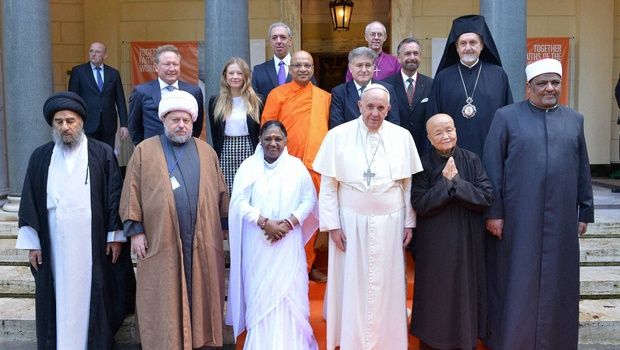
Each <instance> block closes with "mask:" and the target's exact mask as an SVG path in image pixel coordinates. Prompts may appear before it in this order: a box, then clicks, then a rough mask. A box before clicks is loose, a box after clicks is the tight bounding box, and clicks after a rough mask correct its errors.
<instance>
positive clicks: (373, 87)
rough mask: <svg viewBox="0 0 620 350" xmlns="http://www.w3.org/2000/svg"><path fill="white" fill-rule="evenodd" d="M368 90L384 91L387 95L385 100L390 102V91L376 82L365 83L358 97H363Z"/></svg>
mask: <svg viewBox="0 0 620 350" xmlns="http://www.w3.org/2000/svg"><path fill="white" fill-rule="evenodd" d="M370 90H381V91H383V92H385V94H386V95H387V101H388V103H390V92H389V91H388V89H386V88H385V86H383V85H381V84H377V83H371V84H368V85H366V87H365V88H364V92H362V96H360V97H363V96H364V94H365V93H367V92H368V91H370Z"/></svg>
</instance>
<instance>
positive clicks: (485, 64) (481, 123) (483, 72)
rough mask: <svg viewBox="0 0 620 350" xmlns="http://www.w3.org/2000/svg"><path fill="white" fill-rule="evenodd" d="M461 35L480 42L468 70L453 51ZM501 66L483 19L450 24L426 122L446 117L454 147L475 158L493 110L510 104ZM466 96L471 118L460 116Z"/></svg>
mask: <svg viewBox="0 0 620 350" xmlns="http://www.w3.org/2000/svg"><path fill="white" fill-rule="evenodd" d="M464 33H476V34H478V35H480V37H481V38H482V41H483V43H484V48H483V49H482V51H481V53H480V57H479V61H478V63H476V64H475V65H474V66H473V67H471V68H469V67H467V66H465V65H463V64H462V63H461V62H460V58H459V55H458V52H457V51H456V46H455V45H456V42H457V40H458V38H459V36H461V35H462V34H464ZM501 65H502V62H501V60H500V58H499V53H498V51H497V48H496V47H495V41H494V40H493V36H492V35H491V32H490V31H489V28H488V27H487V25H486V23H485V21H484V17H483V16H479V15H468V16H462V17H459V18H457V19H455V20H454V21H453V23H452V29H451V30H450V34H449V36H448V40H447V42H446V47H445V49H444V53H443V56H442V58H441V61H440V63H439V66H438V67H437V72H436V75H435V78H434V80H433V88H432V89H431V95H430V97H429V101H428V106H427V107H426V108H427V118H426V119H427V120H428V118H430V117H432V116H433V115H435V114H437V113H446V114H448V115H450V116H451V117H452V118H453V119H454V125H455V126H456V129H457V130H458V134H459V138H458V145H459V146H460V147H461V148H464V149H467V150H469V151H472V152H474V153H476V154H477V155H478V156H479V157H482V151H483V148H484V140H485V138H486V135H487V133H488V131H489V127H490V125H491V121H492V120H493V115H494V114H495V111H496V110H497V109H498V108H500V107H503V106H505V105H508V104H511V103H512V92H511V91H510V85H509V83H508V76H507V75H506V72H504V69H503V68H502V67H501ZM459 68H460V74H459ZM461 74H462V76H463V79H462V80H461ZM476 82H477V83H476ZM463 84H464V85H465V87H463ZM465 90H467V94H466V93H465ZM467 96H470V97H472V99H473V102H472V104H473V105H474V106H475V108H476V113H475V115H474V116H473V117H471V118H469V119H467V118H465V117H464V116H463V107H464V106H465V105H466V104H467V103H466V99H467Z"/></svg>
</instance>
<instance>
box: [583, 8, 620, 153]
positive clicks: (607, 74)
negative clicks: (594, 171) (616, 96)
mask: <svg viewBox="0 0 620 350" xmlns="http://www.w3.org/2000/svg"><path fill="white" fill-rule="evenodd" d="M576 6H577V10H576V14H577V35H576V42H575V61H576V62H575V66H576V72H575V73H576V74H575V85H574V87H575V89H576V94H575V96H577V98H576V104H575V106H576V109H577V110H578V111H579V112H581V113H583V115H584V117H585V135H586V142H587V145H588V154H589V156H590V164H609V163H610V154H611V147H618V145H617V144H615V143H614V144H612V143H611V138H612V135H611V130H616V128H615V118H612V105H611V104H610V103H609V102H610V101H611V100H612V88H611V87H612V86H614V85H613V84H614V82H615V79H616V77H615V76H614V75H613V57H614V54H613V45H611V43H613V39H614V13H613V11H610V9H613V8H614V1H613V0H599V1H597V2H596V6H593V5H592V2H591V1H588V0H578V1H577V4H576ZM613 117H615V116H613ZM612 119H613V120H612Z"/></svg>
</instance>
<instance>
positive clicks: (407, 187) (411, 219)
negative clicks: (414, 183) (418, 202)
mask: <svg viewBox="0 0 620 350" xmlns="http://www.w3.org/2000/svg"><path fill="white" fill-rule="evenodd" d="M401 181H402V183H401V186H402V187H403V196H404V197H405V198H404V200H405V227H406V228H414V227H415V226H416V217H415V210H413V208H412V207H411V177H408V178H406V179H403V180H401Z"/></svg>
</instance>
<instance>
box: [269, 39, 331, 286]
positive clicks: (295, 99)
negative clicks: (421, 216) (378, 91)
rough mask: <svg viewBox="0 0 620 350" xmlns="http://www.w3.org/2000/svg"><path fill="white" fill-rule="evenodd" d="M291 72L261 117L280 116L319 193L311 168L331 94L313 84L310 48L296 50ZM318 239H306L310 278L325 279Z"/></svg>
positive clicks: (324, 129)
mask: <svg viewBox="0 0 620 350" xmlns="http://www.w3.org/2000/svg"><path fill="white" fill-rule="evenodd" d="M290 73H291V78H292V81H291V82H290V83H286V84H282V85H280V86H278V87H276V88H275V89H273V90H271V92H270V93H269V95H268V97H267V102H266V103H265V108H264V110H263V115H262V118H261V121H262V123H265V122H267V121H268V120H278V121H280V122H282V124H284V127H286V132H287V134H288V137H287V138H288V145H287V147H288V152H289V154H291V155H293V156H295V157H297V158H299V159H301V161H302V162H303V163H304V165H305V166H306V168H307V169H308V171H309V172H310V175H311V176H312V182H313V183H314V187H315V188H316V191H317V193H318V192H319V184H320V183H321V175H320V174H318V173H316V172H315V171H314V170H312V163H313V162H314V157H315V156H316V153H317V151H318V150H319V146H321V142H323V138H324V137H325V134H327V129H328V122H329V105H330V103H331V95H330V94H329V93H328V92H327V91H325V90H322V89H320V88H318V87H316V86H314V85H313V84H312V82H311V79H312V76H313V75H314V62H313V60H312V56H311V55H310V54H309V53H308V52H306V51H297V52H295V53H293V55H292V56H291V65H290ZM315 240H316V235H314V237H313V238H311V239H310V240H309V241H308V243H306V262H307V263H308V272H309V273H310V279H312V280H315V281H318V282H325V281H326V280H327V278H326V276H325V275H324V274H322V273H321V272H320V271H318V270H316V269H312V264H313V263H314V260H315V258H316V253H315V252H314V241H315Z"/></svg>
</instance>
